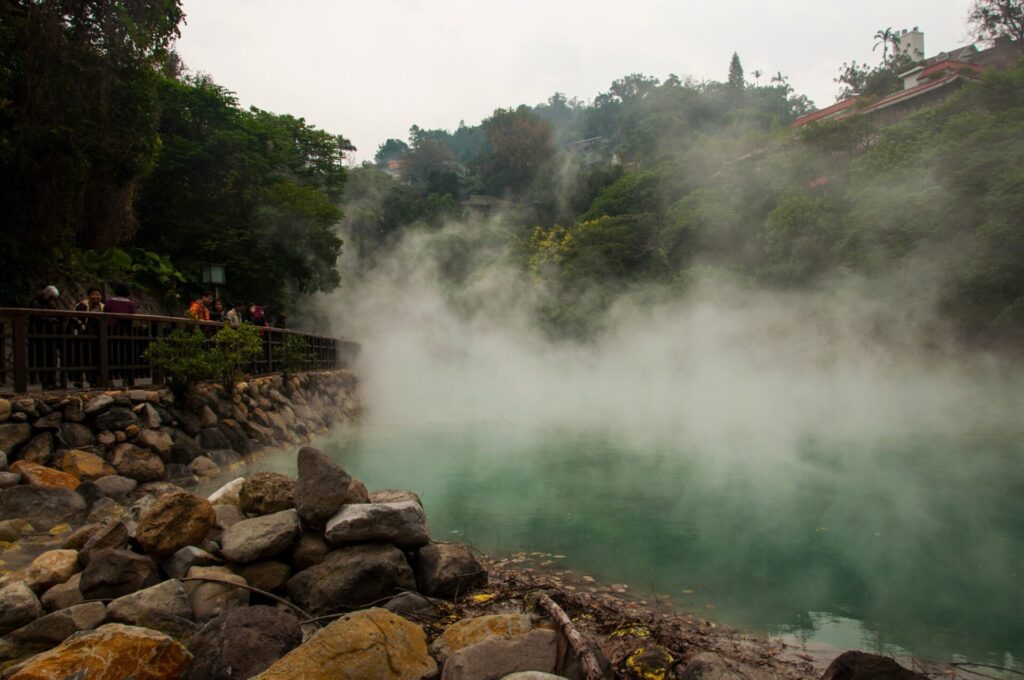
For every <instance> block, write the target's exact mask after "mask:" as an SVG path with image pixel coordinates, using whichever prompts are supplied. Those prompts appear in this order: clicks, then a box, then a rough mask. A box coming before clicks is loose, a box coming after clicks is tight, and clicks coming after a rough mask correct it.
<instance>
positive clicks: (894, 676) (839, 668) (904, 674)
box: [821, 652, 928, 680]
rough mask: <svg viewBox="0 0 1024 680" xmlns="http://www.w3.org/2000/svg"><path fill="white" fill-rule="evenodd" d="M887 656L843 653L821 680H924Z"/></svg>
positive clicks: (833, 661) (918, 674)
mask: <svg viewBox="0 0 1024 680" xmlns="http://www.w3.org/2000/svg"><path fill="white" fill-rule="evenodd" d="M927 677H928V676H926V675H921V674H920V673H915V672H914V671H911V670H908V669H906V668H904V667H903V666H901V665H899V664H898V663H896V662H895V661H893V660H892V659H890V658H889V657H887V656H879V655H877V654H868V653H867V652H843V653H842V654H840V655H839V656H837V657H836V658H835V659H833V660H832V663H830V664H829V665H828V668H826V669H825V673H824V674H823V675H822V676H821V680H925V679H926V678H927Z"/></svg>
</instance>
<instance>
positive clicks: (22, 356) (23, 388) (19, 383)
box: [11, 314, 28, 392]
mask: <svg viewBox="0 0 1024 680" xmlns="http://www.w3.org/2000/svg"><path fill="white" fill-rule="evenodd" d="M11 325H12V330H13V332H14V338H13V342H14V391H15V392H28V319H27V318H26V317H25V316H23V315H21V314H19V315H17V316H15V317H14V320H13V323H12V324H11Z"/></svg>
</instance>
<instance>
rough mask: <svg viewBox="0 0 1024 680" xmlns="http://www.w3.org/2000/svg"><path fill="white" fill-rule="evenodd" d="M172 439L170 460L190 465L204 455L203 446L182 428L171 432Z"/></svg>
mask: <svg viewBox="0 0 1024 680" xmlns="http://www.w3.org/2000/svg"><path fill="white" fill-rule="evenodd" d="M171 439H172V444H171V454H170V456H169V457H168V460H169V461H170V462H172V463H181V464H183V465H188V464H189V463H191V462H192V461H194V460H195V459H196V458H198V457H199V456H201V455H203V448H202V447H201V446H199V444H197V443H196V441H195V440H194V439H193V438H192V437H190V436H189V435H188V434H186V433H184V432H182V431H181V430H175V431H174V432H173V433H172V434H171Z"/></svg>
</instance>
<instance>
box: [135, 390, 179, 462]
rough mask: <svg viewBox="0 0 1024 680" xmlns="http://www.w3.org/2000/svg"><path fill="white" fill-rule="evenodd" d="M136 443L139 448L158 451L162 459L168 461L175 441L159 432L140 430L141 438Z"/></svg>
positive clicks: (166, 434) (167, 434)
mask: <svg viewBox="0 0 1024 680" xmlns="http://www.w3.org/2000/svg"><path fill="white" fill-rule="evenodd" d="M147 406H148V404H147ZM135 442H136V443H137V444H138V445H139V446H142V447H144V448H147V449H151V450H153V451H156V453H157V454H158V455H159V456H160V458H161V459H167V458H168V457H169V456H170V455H171V450H172V449H173V448H174V440H173V439H171V435H170V434H169V433H167V432H162V431H159V430H149V429H144V430H139V436H138V437H136V439H135Z"/></svg>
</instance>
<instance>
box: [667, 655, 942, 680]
mask: <svg viewBox="0 0 1024 680" xmlns="http://www.w3.org/2000/svg"><path fill="white" fill-rule="evenodd" d="M701 656H703V655H701ZM692 664H693V661H691V662H690V664H689V665H687V670H689V668H690V665H692ZM697 677H701V678H707V677H708V676H697ZM729 677H730V678H732V677H735V676H729ZM762 677H764V676H762ZM927 677H928V676H926V675H921V674H920V673H915V672H914V671H911V670H907V669H906V668H904V667H903V666H901V665H899V664H898V663H896V662H895V661H893V660H892V659H890V658H889V657H886V656H879V655H877V654H868V653H867V652H853V651H851V652H843V653H842V654H840V655H839V656H837V657H836V658H835V659H833V660H832V663H830V664H829V665H828V668H826V669H825V673H824V674H823V675H822V676H821V680H869V679H870V680H925V679H926V678H927ZM689 680H695V678H690V679H689ZM715 680H717V679H715ZM757 680H760V678H758V679H757Z"/></svg>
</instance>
